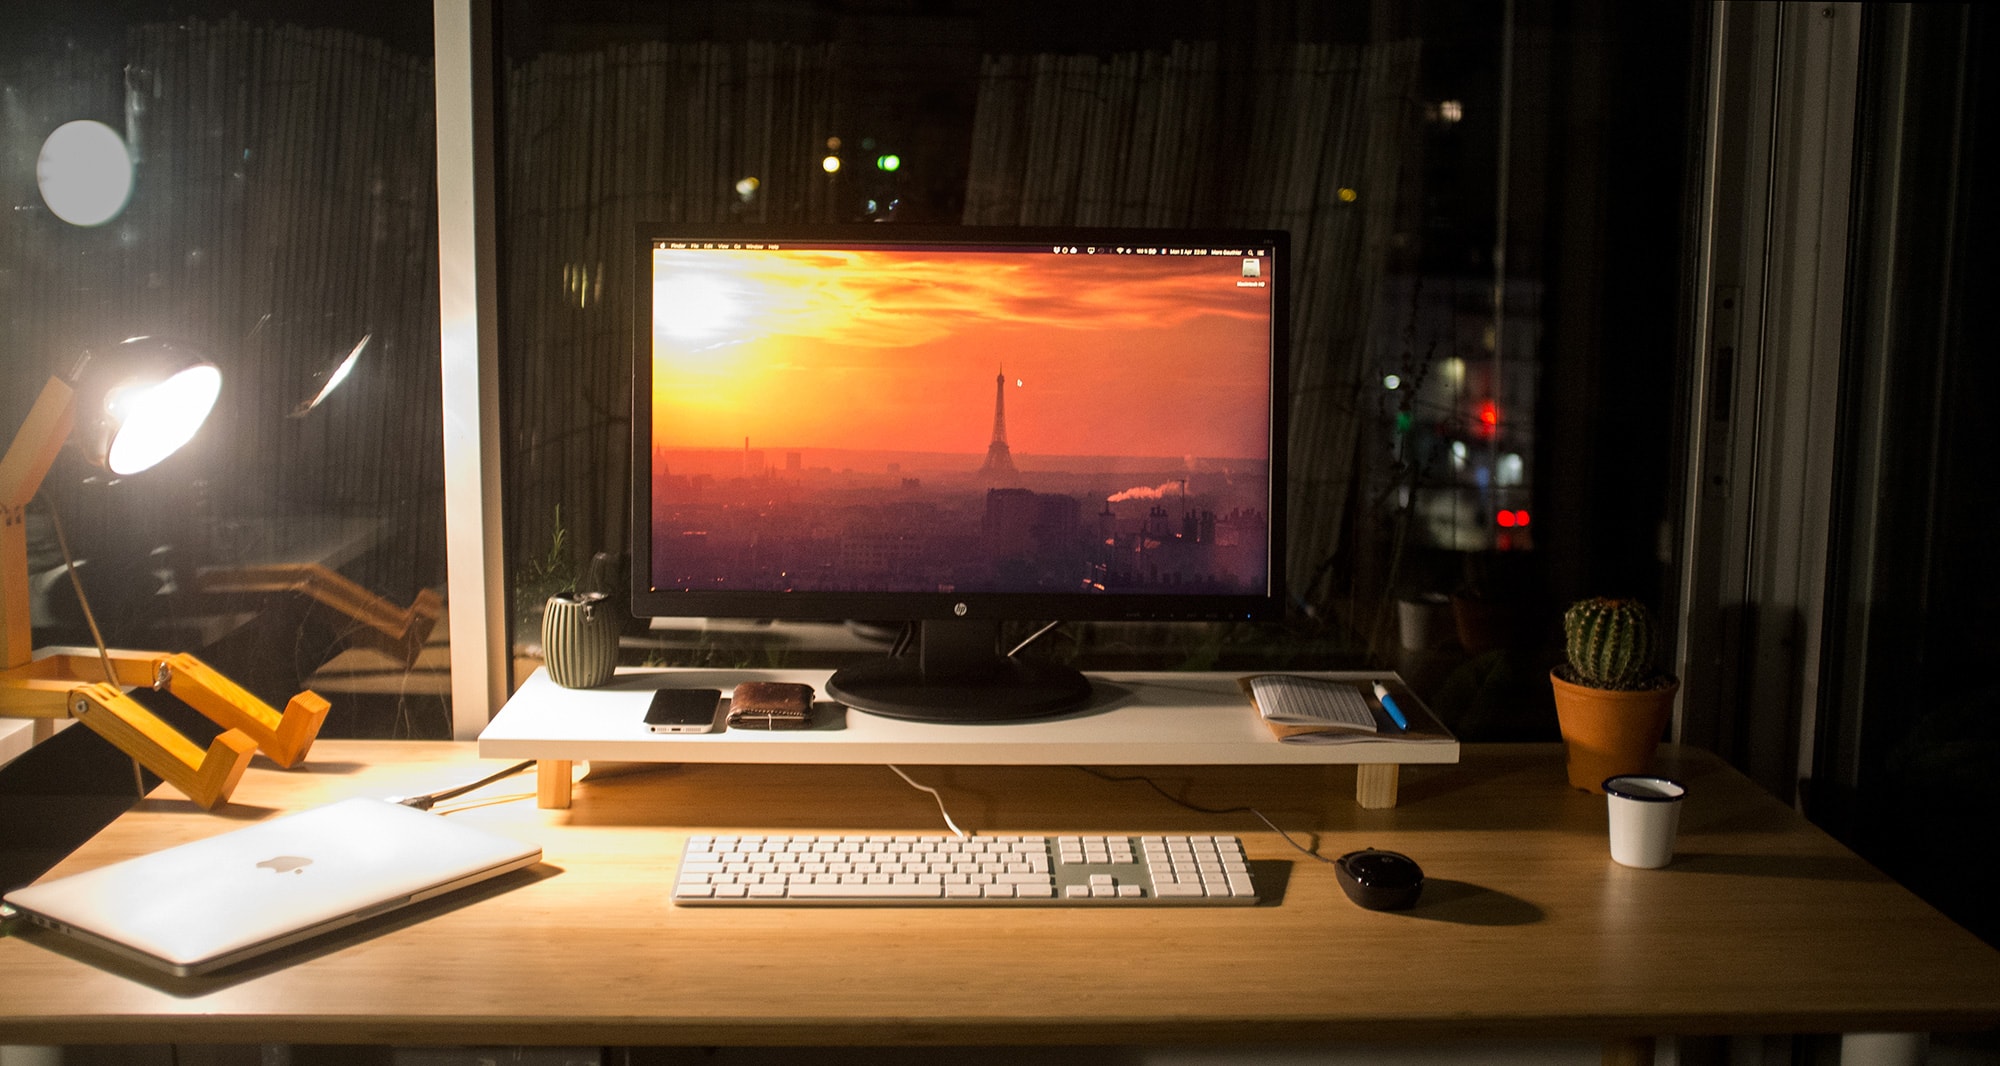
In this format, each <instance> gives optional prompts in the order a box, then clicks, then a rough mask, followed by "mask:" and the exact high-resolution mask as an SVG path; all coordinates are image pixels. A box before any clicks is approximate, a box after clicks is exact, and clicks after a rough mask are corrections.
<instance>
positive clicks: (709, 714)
mask: <svg viewBox="0 0 2000 1066" xmlns="http://www.w3.org/2000/svg"><path fill="white" fill-rule="evenodd" d="M721 717H722V690H721V689H719V688H663V689H661V690H659V691H658V692H655V693H653V705H652V706H651V707H649V708H647V709H646V728H648V729H650V730H652V731H653V732H655V733H709V732H713V731H714V730H715V723H716V721H717V720H719V719H720V718H721Z"/></svg>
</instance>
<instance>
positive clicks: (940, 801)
mask: <svg viewBox="0 0 2000 1066" xmlns="http://www.w3.org/2000/svg"><path fill="white" fill-rule="evenodd" d="M883 765H885V766H888V767H889V769H891V770H894V771H896V776H897V777H900V778H902V779H903V780H904V781H905V782H907V783H908V784H909V786H910V787H911V788H914V789H916V790H917V791H919V792H928V793H930V794H931V798H932V799H934V800H936V801H937V805H938V813H939V814H942V815H944V824H946V825H948V826H950V827H951V831H952V832H953V833H956V834H958V839H960V840H964V839H965V838H966V837H967V836H969V835H970V834H968V833H967V832H966V831H965V830H963V829H960V828H959V827H958V823H957V822H954V821H952V820H951V812H950V811H948V810H945V809H944V797H943V796H940V795H938V790H937V789H934V788H932V787H931V786H929V785H920V784H917V782H916V781H915V780H914V779H913V778H911V777H910V775H909V774H906V773H904V772H903V771H902V769H901V768H900V767H898V766H896V765H895V764H893V763H884V764H883Z"/></svg>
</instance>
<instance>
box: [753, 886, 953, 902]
mask: <svg viewBox="0 0 2000 1066" xmlns="http://www.w3.org/2000/svg"><path fill="white" fill-rule="evenodd" d="M785 895H787V896H790V897H791V898H792V899H936V898H938V897H939V896H942V895H944V886H943V885H924V884H916V885H912V884H890V885H843V884H831V885H787V886H785Z"/></svg>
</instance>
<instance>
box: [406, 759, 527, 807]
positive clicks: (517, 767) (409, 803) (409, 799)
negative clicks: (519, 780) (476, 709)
mask: <svg viewBox="0 0 2000 1066" xmlns="http://www.w3.org/2000/svg"><path fill="white" fill-rule="evenodd" d="M533 765H535V760H533V759H522V760H521V761H520V762H517V763H515V764H514V765H512V766H509V767H508V768H506V769H505V770H501V771H499V772H498V773H493V774H488V775H486V776H485V777H482V778H480V779H479V780H477V781H474V782H473V783H471V784H469V785H460V786H458V787H457V788H447V789H444V790H442V791H438V792H426V793H424V794H423V795H421V796H404V797H402V798H400V799H398V800H397V801H396V802H397V803H400V804H402V805H403V806H405V807H415V808H416V809H418V810H420V811H427V810H430V809H431V808H432V807H435V806H437V805H438V803H439V802H441V801H443V800H448V799H451V798H452V797H454V796H463V795H465V794H466V793H467V792H471V791H472V790H473V789H477V788H485V787H486V786H487V785H490V784H492V783H493V782H495V781H498V780H500V779H501V778H503V777H512V776H514V775H515V774H518V773H520V772H521V771H523V770H526V769H527V768H529V767H531V766H533Z"/></svg>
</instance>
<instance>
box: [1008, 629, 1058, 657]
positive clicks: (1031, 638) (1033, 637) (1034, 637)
mask: <svg viewBox="0 0 2000 1066" xmlns="http://www.w3.org/2000/svg"><path fill="white" fill-rule="evenodd" d="M1059 625H1062V622H1061V621H1059V620H1058V621H1054V622H1050V623H1049V624H1048V625H1045V626H1043V627H1042V628H1040V629H1037V630H1035V631H1034V632H1033V633H1031V634H1029V635H1028V639H1026V640H1024V641H1022V642H1021V643H1019V644H1016V645H1014V647H1013V649H1012V650H1011V651H1009V652H1008V653H1007V658H1009V659H1012V658H1013V657H1014V656H1016V655H1019V654H1021V649H1022V648H1025V647H1027V646H1028V645H1030V644H1033V643H1034V642H1035V641H1038V640H1040V639H1042V634H1044V633H1046V632H1048V631H1049V630H1051V629H1054V628H1055V627H1057V626H1059Z"/></svg>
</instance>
